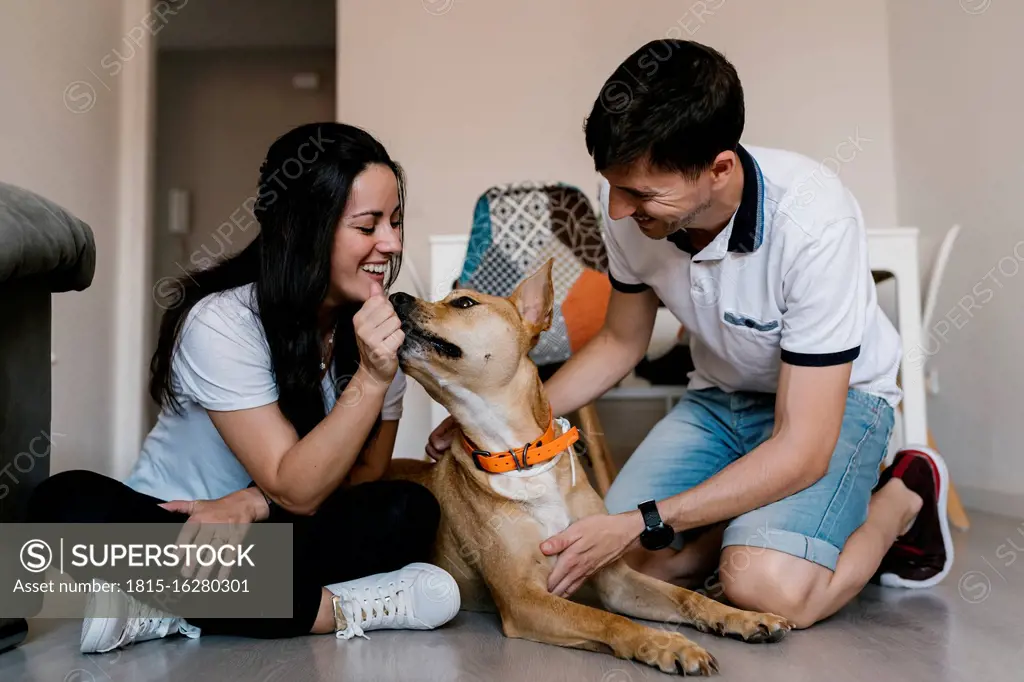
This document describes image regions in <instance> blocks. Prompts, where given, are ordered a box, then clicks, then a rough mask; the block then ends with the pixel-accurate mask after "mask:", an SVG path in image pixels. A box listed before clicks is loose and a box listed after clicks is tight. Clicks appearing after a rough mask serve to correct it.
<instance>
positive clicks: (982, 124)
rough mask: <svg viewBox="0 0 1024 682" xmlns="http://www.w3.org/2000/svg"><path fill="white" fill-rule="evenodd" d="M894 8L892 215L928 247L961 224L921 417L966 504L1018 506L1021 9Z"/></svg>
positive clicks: (1022, 406) (909, 1)
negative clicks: (933, 376)
mask: <svg viewBox="0 0 1024 682" xmlns="http://www.w3.org/2000/svg"><path fill="white" fill-rule="evenodd" d="M971 12H974V13H971ZM889 16H890V22H891V28H892V38H893V39H892V41H891V43H890V51H891V54H892V74H893V79H892V85H893V109H894V112H895V116H894V120H895V135H896V141H897V144H896V168H897V178H898V184H897V193H898V196H899V218H900V222H901V223H903V224H909V225H917V226H918V227H920V228H921V230H922V233H923V234H924V235H925V237H926V239H927V244H926V247H925V248H924V249H923V251H925V252H926V253H927V254H929V255H930V254H931V253H932V252H933V251H934V247H935V244H936V243H937V241H938V240H939V239H940V238H941V235H942V234H943V233H944V232H945V231H946V230H947V229H949V227H950V226H951V225H952V224H953V223H957V222H959V223H961V224H962V225H963V232H962V236H961V237H960V241H959V243H958V246H957V248H956V250H955V251H954V253H953V256H952V258H951V259H950V263H949V266H948V270H947V273H946V278H945V281H944V282H943V286H942V289H941V292H940V296H939V300H938V306H937V308H936V313H935V316H936V317H935V321H934V322H933V323H932V325H931V330H930V331H931V338H930V339H926V342H925V344H924V346H925V350H926V351H927V352H928V353H929V354H933V355H932V356H931V360H930V361H929V362H930V365H929V366H931V367H934V368H937V369H938V371H939V377H940V381H939V385H940V388H941V392H940V394H939V395H938V396H935V397H933V398H932V399H931V400H930V403H929V406H928V410H929V412H928V415H929V423H930V425H931V427H932V429H933V431H934V433H935V437H936V440H937V443H938V445H939V448H940V449H941V450H942V452H943V454H944V455H945V457H946V459H947V460H948V462H949V466H950V469H951V472H952V477H953V480H954V481H955V482H956V484H957V488H958V489H959V490H960V492H961V494H962V496H963V498H964V501H965V503H966V504H967V505H968V506H972V507H977V508H981V509H987V510H991V511H996V512H1002V513H1008V514H1014V515H1018V516H1020V515H1024V458H1022V457H1021V440H1020V434H1019V432H1018V431H1017V428H1018V427H1019V425H1020V424H1021V423H1024V401H1022V400H1021V399H1020V395H1019V393H1020V391H1019V387H1020V386H1021V384H1022V383H1024V364H1022V363H1021V360H1020V348H1021V345H1022V341H1024V314H1022V313H1021V305H1020V303H1021V297H1022V295H1024V274H1021V273H1019V272H1018V270H1019V268H1020V267H1021V261H1022V260H1024V243H1022V242H1021V240H1022V239H1024V229H1022V225H1021V221H1020V194H1021V189H1020V188H1021V185H1022V184H1024V170H1022V169H1024V165H1022V163H1021V158H1022V157H1024V137H1022V136H1021V133H1020V120H1019V119H1020V111H1021V108H1022V107H1024V94H1022V90H1021V87H1020V84H1021V73H1020V70H1021V65H1022V64H1024V42H1022V41H1021V31H1022V28H1024V4H1021V3H1019V2H1018V3H1014V2H990V0H962V2H960V3H956V2H949V3H935V2H932V1H931V0H893V1H892V2H890V3H889ZM1018 244H1019V245H1020V246H1018ZM1015 249H1016V251H1015ZM986 292H988V293H986ZM965 297H969V298H965ZM961 302H962V303H963V307H960V303H961ZM972 303H973V307H972Z"/></svg>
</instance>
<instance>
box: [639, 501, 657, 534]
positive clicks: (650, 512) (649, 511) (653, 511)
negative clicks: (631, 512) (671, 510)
mask: <svg viewBox="0 0 1024 682" xmlns="http://www.w3.org/2000/svg"><path fill="white" fill-rule="evenodd" d="M638 506H639V508H640V514H641V515H642V516H643V517H644V526H646V527H647V529H651V528H657V527H658V526H660V525H661V514H659V513H658V505H657V503H655V501H654V500H647V501H646V502H641V503H640V504H639V505H638Z"/></svg>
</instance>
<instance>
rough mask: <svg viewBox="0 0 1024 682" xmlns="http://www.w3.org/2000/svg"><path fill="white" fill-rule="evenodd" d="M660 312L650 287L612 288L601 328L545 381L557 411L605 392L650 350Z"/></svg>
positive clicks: (567, 411) (580, 404) (561, 412)
mask: <svg viewBox="0 0 1024 682" xmlns="http://www.w3.org/2000/svg"><path fill="white" fill-rule="evenodd" d="M657 312H658V297H657V296H656V295H655V293H654V291H652V290H651V289H645V290H644V291H641V292H639V293H635V294H633V293H630V294H627V293H624V292H622V291H619V290H617V289H612V291H611V297H610V298H609V300H608V311H607V313H606V314H605V320H604V325H603V326H602V327H601V331H599V332H598V333H597V335H596V336H594V338H593V339H591V340H590V341H589V342H588V343H587V344H586V345H585V346H583V348H581V349H580V350H579V352H577V353H575V354H574V355H573V356H572V357H571V358H569V361H568V362H566V363H565V364H564V365H562V367H561V368H560V369H559V370H558V371H557V372H555V374H554V375H553V376H552V377H551V378H550V379H548V380H547V382H545V384H544V389H545V391H546V392H547V395H548V400H550V401H551V407H552V410H553V411H554V413H555V414H568V413H569V412H573V411H575V410H577V409H579V408H580V407H582V406H584V405H586V404H588V403H590V402H591V401H593V400H594V399H595V398H598V397H600V396H601V395H603V394H604V393H605V392H606V391H607V390H608V389H610V388H611V387H612V386H614V385H615V384H616V382H618V381H619V380H620V379H622V377H624V376H626V375H627V374H628V373H629V372H630V371H631V370H632V369H633V368H634V367H636V365H637V363H638V362H640V360H641V358H643V356H644V353H646V352H647V347H648V345H649V344H650V342H651V333H652V332H653V331H654V318H655V315H656V314H657Z"/></svg>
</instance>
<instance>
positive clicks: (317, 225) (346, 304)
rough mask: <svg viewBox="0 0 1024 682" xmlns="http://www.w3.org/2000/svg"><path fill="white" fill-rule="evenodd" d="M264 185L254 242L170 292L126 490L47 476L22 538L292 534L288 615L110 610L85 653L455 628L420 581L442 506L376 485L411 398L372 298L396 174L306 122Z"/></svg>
mask: <svg viewBox="0 0 1024 682" xmlns="http://www.w3.org/2000/svg"><path fill="white" fill-rule="evenodd" d="M260 172H261V175H260V186H259V194H258V197H257V201H256V204H255V206H254V209H253V214H254V216H255V218H256V220H257V221H258V223H259V227H260V231H259V234H258V235H257V236H256V238H255V240H254V241H253V242H252V244H250V245H249V246H248V247H247V248H246V249H245V250H243V251H242V252H241V253H239V254H238V255H237V256H234V257H232V258H230V259H228V260H226V261H223V262H221V263H219V264H217V265H215V266H214V267H212V268H209V269H206V270H202V271H198V272H193V273H191V274H189V275H187V276H185V277H183V278H181V279H180V280H179V281H178V282H177V285H178V287H179V292H180V293H181V296H180V300H179V301H177V305H175V306H174V307H172V308H170V309H168V310H167V312H166V313H165V315H164V317H163V321H162V324H161V329H160V337H159V340H158V344H157V350H156V353H155V355H154V357H153V360H152V365H151V370H152V373H151V381H150V393H151V395H152V396H153V398H154V399H155V400H156V401H157V402H158V403H159V404H160V405H161V407H162V411H161V413H160V417H159V420H158V421H157V424H156V425H155V426H154V428H153V430H152V431H151V432H150V433H149V435H148V436H147V438H146V440H145V442H144V443H143V446H142V454H141V456H140V457H139V460H138V462H137V463H136V465H135V467H134V469H133V471H132V472H131V475H130V476H129V477H128V479H127V480H126V481H125V482H124V483H122V482H119V481H116V480H113V479H110V478H106V477H104V476H101V475H99V474H96V473H92V472H88V471H69V472H64V473H60V474H57V475H55V476H53V477H51V478H50V479H49V480H47V481H46V482H44V483H43V484H42V485H40V486H39V488H38V489H37V490H36V492H35V494H34V495H33V498H32V501H31V505H30V520H32V521H37V522H63V521H77V522H132V521H143V522H165V523H173V524H179V525H180V524H182V523H183V522H185V521H190V522H192V523H247V522H259V521H264V520H268V519H269V520H270V521H284V522H292V523H293V524H294V525H293V529H294V557H293V570H294V584H293V586H292V592H293V614H294V617H293V618H290V619H201V620H200V619H189V620H188V621H185V620H184V619H181V618H175V617H173V616H172V615H170V614H166V613H162V612H159V611H157V610H156V609H154V608H153V607H151V606H149V605H146V604H143V603H141V602H139V601H137V600H135V599H134V598H132V597H129V596H128V595H126V594H124V593H115V597H114V598H115V599H116V600H120V603H118V604H113V605H111V604H103V605H102V608H101V607H100V606H96V605H95V604H94V606H95V608H96V609H97V610H96V611H95V613H96V614H97V615H98V616H108V617H92V618H86V621H85V623H84V625H83V631H82V650H83V651H87V652H91V651H109V650H111V649H114V648H117V647H119V646H123V645H125V644H127V643H129V642H132V641H140V640H144V639H153V638H156V637H163V636H166V635H168V634H175V633H179V632H180V633H182V634H185V635H188V636H193V637H195V636H198V635H199V633H200V631H201V632H202V633H205V634H210V633H224V634H235V635H243V636H253V637H288V636H294V635H300V634H305V633H326V632H332V631H335V632H337V634H338V636H339V637H342V638H349V637H352V636H353V635H361V634H362V633H363V631H364V630H370V629H376V628H381V627H391V628H415V629H426V628H433V627H437V626H439V625H442V624H443V623H445V622H447V621H448V620H450V619H451V618H453V617H454V616H455V614H456V613H457V612H458V609H459V593H458V588H457V586H456V585H455V582H454V580H453V579H452V578H451V576H450V575H448V574H447V573H445V572H444V571H443V570H441V569H440V568H437V567H436V566H431V565H429V564H425V563H420V562H423V561H425V560H427V559H428V558H429V556H430V553H431V548H432V545H433V542H434V536H435V533H436V531H437V525H438V522H439V518H440V510H439V507H438V504H437V501H436V500H435V499H434V498H433V496H432V495H431V494H430V493H429V492H428V491H427V490H426V489H425V488H423V487H421V486H418V485H415V484H412V483H408V482H404V481H379V480H377V479H379V478H380V477H381V476H382V474H383V472H384V470H385V469H386V467H387V465H388V463H389V461H390V460H391V456H392V450H393V448H394V444H395V434H396V431H397V428H398V418H399V417H400V416H401V412H402V408H401V404H402V396H403V393H404V391H405V377H404V376H403V375H402V374H401V372H400V371H399V369H398V360H397V355H396V353H397V351H398V348H399V346H400V345H401V344H402V341H403V339H404V335H403V333H402V330H401V328H400V327H401V325H400V323H399V320H398V317H397V316H396V315H395V311H394V309H393V308H392V307H391V304H390V303H389V301H388V300H387V298H385V296H384V293H383V292H384V291H385V290H386V289H387V288H388V287H389V286H390V284H391V283H392V282H393V281H394V279H395V277H396V276H397V273H398V269H399V266H400V264H401V254H402V218H403V213H404V185H403V176H402V172H401V169H400V168H399V166H398V164H396V163H395V162H394V161H392V159H391V158H390V157H389V156H388V153H387V152H386V151H385V149H384V147H383V146H381V144H380V143H379V142H378V141H377V140H375V139H374V138H373V137H372V136H370V135H369V134H367V133H366V132H364V131H362V130H360V129H358V128H354V127H352V126H348V125H343V124H338V123H316V124H309V125H304V126H301V127H299V128H296V129H295V130H292V131H290V132H288V133H287V134H285V135H284V136H282V137H281V138H280V139H278V140H277V141H275V142H274V143H273V145H272V146H271V147H270V150H269V151H268V153H267V157H266V160H265V161H264V163H263V166H262V168H261V169H260ZM113 613H120V614H122V617H118V618H114V617H109V616H110V614H113Z"/></svg>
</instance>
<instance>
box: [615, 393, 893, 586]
mask: <svg viewBox="0 0 1024 682" xmlns="http://www.w3.org/2000/svg"><path fill="white" fill-rule="evenodd" d="M774 426H775V395H774V394H770V393H742V392H740V393H726V392H724V391H721V390H719V389H717V388H707V389H700V390H691V391H687V392H686V394H685V396H684V397H683V399H682V400H681V401H680V402H679V403H678V404H677V405H676V406H675V407H674V408H673V409H672V411H671V412H669V414H668V415H667V416H666V417H665V418H664V419H662V420H661V421H660V422H658V424H657V425H655V427H654V428H653V429H651V432H650V433H649V434H648V435H647V437H646V438H645V439H644V441H643V442H642V443H641V444H640V447H638V448H637V450H636V452H634V453H633V456H632V457H630V458H629V460H628V461H627V462H626V465H625V466H624V467H623V469H622V471H621V472H620V473H619V475H618V476H617V477H616V478H615V481H614V482H613V483H612V487H611V489H610V490H609V491H608V494H607V496H606V497H605V506H607V508H608V511H609V512H610V513H612V514H615V513H619V512H624V511H630V510H633V509H636V506H637V505H638V504H639V503H641V502H643V501H644V500H648V499H652V498H653V499H655V500H663V499H665V498H667V497H672V496H673V495H676V494H678V493H681V492H683V491H685V490H689V489H690V488H693V487H694V486H697V485H699V484H700V483H703V482H704V481H706V480H707V479H709V478H711V477H712V476H714V475H715V474H717V473H718V472H719V471H721V470H722V469H724V468H725V467H726V466H728V465H729V464H730V463H732V462H734V461H736V460H737V459H739V458H740V457H742V456H743V455H745V454H747V453H748V452H750V451H751V450H753V449H754V448H756V447H757V446H758V445H760V444H761V443H763V442H764V441H766V440H767V439H768V438H769V437H771V435H772V430H773V428H774ZM892 426H893V409H892V407H891V406H890V405H889V403H888V402H886V400H885V399H884V398H881V397H878V396H875V395H871V394H869V393H865V392H863V391H858V390H855V389H850V390H849V392H848V393H847V397H846V411H845V413H844V415H843V426H842V431H841V432H840V434H839V441H838V442H837V443H836V447H835V451H834V452H833V453H832V461H831V463H830V464H829V467H828V473H826V474H825V476H824V477H823V478H822V479H820V480H819V481H817V482H816V483H814V484H813V485H811V486H810V487H809V488H805V489H804V490H801V491H800V492H798V493H796V494H795V495H791V496H790V497H786V498H784V499H781V500H779V501H778V502H773V503H771V504H768V505H765V506H764V507H760V508H758V509H754V510H753V511H749V512H747V513H746V514H742V515H740V516H738V517H736V518H735V519H732V520H731V521H730V522H729V524H728V526H727V527H726V530H725V536H724V538H723V541H722V546H723V547H729V546H731V545H742V546H748V547H762V548H768V549H774V550H777V551H779V552H785V553H786V554H791V555H793V556H797V557H800V558H802V559H807V560H808V561H813V562H814V563H816V564H819V565H821V566H824V567H825V568H828V569H829V570H833V571H834V570H835V567H836V562H837V561H838V559H839V551H840V550H841V549H842V548H843V545H844V544H845V543H846V539H847V538H848V537H850V535H851V534H852V533H853V531H855V530H857V528H858V527H860V525H861V524H863V523H864V521H865V520H867V517H868V503H869V502H870V499H871V491H872V489H873V488H874V487H875V485H876V484H877V483H878V474H879V467H880V465H881V463H882V460H883V458H884V457H885V455H886V451H887V448H888V443H889V436H890V434H891V432H892ZM679 537H680V536H677V540H679Z"/></svg>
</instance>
